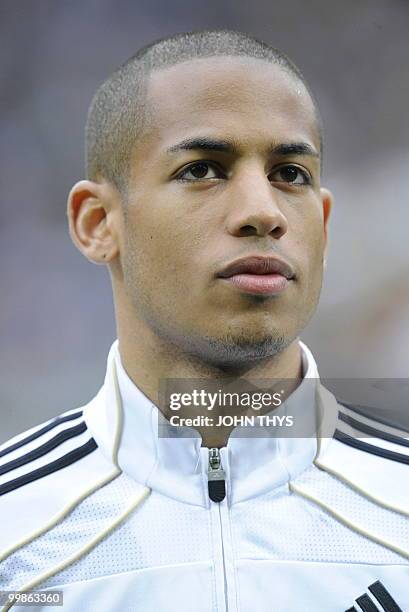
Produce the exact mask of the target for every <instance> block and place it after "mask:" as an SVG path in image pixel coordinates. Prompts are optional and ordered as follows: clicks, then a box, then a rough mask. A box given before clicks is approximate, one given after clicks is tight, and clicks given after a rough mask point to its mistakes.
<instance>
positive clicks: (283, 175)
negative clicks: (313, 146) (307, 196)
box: [269, 164, 311, 185]
mask: <svg viewBox="0 0 409 612" xmlns="http://www.w3.org/2000/svg"><path fill="white" fill-rule="evenodd" d="M269 179H270V181H276V182H281V183H289V184H290V185H311V176H310V175H309V174H308V172H307V171H306V170H302V169H301V168H300V167H299V166H295V165H294V164H287V165H286V166H281V168H278V169H277V170H275V171H274V173H273V174H270V176H269Z"/></svg>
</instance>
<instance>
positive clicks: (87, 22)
mask: <svg viewBox="0 0 409 612" xmlns="http://www.w3.org/2000/svg"><path fill="white" fill-rule="evenodd" d="M224 27H225V28H232V29H237V30H242V31H244V32H247V33H250V34H253V35H255V36H257V37H260V38H262V39H264V40H265V41H267V42H269V43H271V44H273V46H276V47H278V48H279V49H281V50H282V51H284V52H285V53H287V54H288V55H289V56H290V58H291V59H293V61H295V63H296V64H297V65H298V66H299V67H300V68H301V70H302V72H303V73H304V75H305V77H306V78H307V80H308V81H309V83H310V84H311V86H312V89H313V91H314V92H315V94H316V97H317V99H318V103H319V106H320V109H321V113H322V115H323V120H324V125H325V162H324V181H323V183H324V184H325V186H328V187H329V188H330V189H331V190H332V191H333V192H334V195H335V208H334V210H333V215H332V225H331V233H330V245H329V257H328V265H327V269H326V278H325V282H324V287H323V292H322V298H321V303H320V306H319V309H318V311H317V313H316V315H315V317H314V319H313V320H312V322H311V323H310V325H309V327H308V329H307V330H306V331H305V332H304V333H303V334H302V339H303V340H304V341H305V342H306V343H307V344H308V345H309V346H310V348H311V349H312V351H313V353H314V355H315V357H316V359H317V362H318V367H319V371H320V374H321V376H323V377H333V378H338V377H341V378H349V377H353V378H365V377H369V378H405V377H407V378H409V201H408V200H409V197H408V196H409V186H408V183H407V181H408V180H409V147H408V141H409V121H408V108H409V3H408V2H407V0H344V2H328V0H286V1H285V2H278V1H276V2H275V1H274V0H253V1H252V2H248V0H223V1H220V0H219V1H213V0H206V2H199V1H194V0H190V1H187V0H172V1H171V2H170V1H169V0H134V1H130V0H81V1H79V0H74V1H73V0H70V2H56V1H55V0H37V1H36V2H32V1H30V0H19V2H12V1H9V0H2V2H1V5H0V45H1V47H0V48H1V53H0V70H1V81H0V83H1V85H0V86H1V116H0V123H1V139H0V147H1V149H0V155H1V165H0V173H1V179H0V256H1V259H0V261H1V268H0V277H1V284H0V287H1V301H0V339H1V343H0V442H1V441H3V440H6V439H7V438H9V437H10V436H11V435H13V434H14V433H17V432H20V431H23V430H25V429H27V428H28V427H30V426H31V425H34V424H38V423H41V422H42V421H44V420H45V419H47V418H50V417H52V416H55V415H57V414H59V413H61V412H63V411H65V410H69V409H71V408H75V407H76V406H79V405H82V404H84V403H86V402H87V401H88V400H89V399H90V398H91V397H92V396H93V395H94V394H95V393H96V391H97V390H98V388H99V387H100V385H101V384H102V382H103V378H104V374H105V365H106V357H107V353H108V350H109V347H110V345H111V342H112V341H113V340H114V339H115V337H116V333H115V324H114V312H113V304H112V298H111V288H110V281H109V275H108V272H107V271H106V270H105V268H104V267H102V266H93V265H92V264H90V263H89V262H88V261H87V260H86V259H84V258H83V257H82V256H81V255H80V253H79V252H78V251H77V250H76V249H75V247H74V246H73V244H72V243H71V241H70V238H69V236H68V231H67V223H66V213H65V206H66V197H67V193H68V191H69V189H70V187H71V186H72V185H73V184H74V182H76V181H77V180H78V179H80V178H82V177H83V174H84V170H83V129H84V123H85V118H86V113H87V108H88V104H89V102H90V99H91V97H92V95H93V93H94V92H95V90H96V88H97V87H98V86H99V85H100V83H101V82H102V81H103V80H104V79H105V78H106V77H107V76H108V75H109V74H110V73H111V72H112V71H113V70H114V69H115V68H116V67H117V66H118V65H119V64H121V63H122V62H123V61H125V60H126V59H127V58H128V57H129V56H130V55H132V54H133V53H134V52H135V51H136V50H137V49H138V48H139V47H141V46H143V45H145V44H146V43H149V42H151V41H153V40H154V39H156V38H159V37H163V36H167V35H170V34H175V33H178V32H182V31H187V30H192V29H202V28H224ZM406 397H408V395H407V394H406Z"/></svg>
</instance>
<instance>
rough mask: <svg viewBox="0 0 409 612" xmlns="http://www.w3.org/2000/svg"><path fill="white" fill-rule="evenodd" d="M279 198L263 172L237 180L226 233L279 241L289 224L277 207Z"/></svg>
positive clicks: (230, 204)
mask: <svg viewBox="0 0 409 612" xmlns="http://www.w3.org/2000/svg"><path fill="white" fill-rule="evenodd" d="M280 197H281V196H280V192H279V190H277V189H274V187H272V185H271V183H270V181H269V180H268V177H267V176H266V175H265V173H264V170H263V169H261V170H257V171H256V170H253V171H251V172H247V173H246V174H245V175H242V176H241V177H240V178H238V177H237V180H236V184H235V187H234V188H233V193H232V192H230V197H229V213H228V217H227V230H228V232H229V233H230V234H231V235H232V236H237V237H241V236H260V237H265V236H267V235H271V236H272V237H273V238H276V239H278V238H281V236H283V235H284V234H285V233H286V232H287V230H288V221H287V218H286V216H285V215H284V213H283V212H282V211H281V209H280V207H279V200H280Z"/></svg>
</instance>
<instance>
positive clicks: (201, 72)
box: [147, 56, 319, 149]
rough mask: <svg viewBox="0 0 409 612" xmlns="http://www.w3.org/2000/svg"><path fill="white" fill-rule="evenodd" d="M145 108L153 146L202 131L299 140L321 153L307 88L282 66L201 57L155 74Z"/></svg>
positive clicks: (245, 138)
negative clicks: (155, 143)
mask: <svg viewBox="0 0 409 612" xmlns="http://www.w3.org/2000/svg"><path fill="white" fill-rule="evenodd" d="M147 107H148V109H149V116H150V120H149V121H148V125H149V128H148V133H151V134H152V133H154V135H155V141H156V142H157V143H158V141H160V142H162V143H163V144H166V145H172V143H173V141H175V140H178V139H180V137H183V138H186V137H189V136H197V135H198V134H199V132H200V133H201V134H206V135H214V136H216V135H217V136H224V137H227V138H229V137H230V138H232V139H234V140H235V141H237V142H242V143H243V144H248V145H251V144H257V145H259V144H262V142H264V141H266V146H267V145H268V146H271V144H272V143H274V142H287V141H294V142H299V141H303V142H308V143H310V144H311V145H312V146H314V147H315V148H317V149H319V132H318V127H317V121H316V115H315V110H314V105H313V102H312V100H311V97H310V95H309V94H308V92H307V90H306V89H305V87H304V86H303V84H302V83H301V82H300V81H299V80H298V79H296V78H295V77H293V76H292V75H290V74H289V73H288V72H287V71H286V70H284V69H283V68H282V67H281V66H278V65H276V64H273V63H272V62H267V61H265V60H259V59H253V58H247V57H230V56H228V57H224V56H223V57H211V58H200V59H194V60H190V61H186V62H183V63H180V64H176V65H174V66H171V67H168V68H165V69H161V70H157V71H154V72H153V73H152V74H151V76H150V79H149V85H148V91H147ZM152 135H153V134H152ZM267 141H268V142H267Z"/></svg>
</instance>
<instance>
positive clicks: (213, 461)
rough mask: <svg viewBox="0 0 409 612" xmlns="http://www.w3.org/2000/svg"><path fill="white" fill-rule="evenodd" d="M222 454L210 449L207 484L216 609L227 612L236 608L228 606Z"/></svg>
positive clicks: (225, 505) (224, 487)
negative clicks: (213, 555)
mask: <svg viewBox="0 0 409 612" xmlns="http://www.w3.org/2000/svg"><path fill="white" fill-rule="evenodd" d="M221 457H222V453H221V452H220V449H218V448H209V449H208V469H207V482H208V492H209V499H210V513H211V517H212V520H211V522H212V537H213V550H214V554H215V557H214V562H215V579H216V585H215V586H216V609H217V611H218V612H227V610H231V611H232V612H233V610H234V609H235V608H233V607H230V606H229V605H228V591H229V588H230V589H231V588H234V587H233V584H234V583H233V582H232V580H231V578H230V580H229V582H230V586H229V588H228V577H227V574H228V572H227V565H226V563H227V559H226V552H227V551H226V544H227V542H228V540H229V529H228V527H227V523H226V521H228V514H227V513H228V508H227V499H226V472H225V470H224V469H223V465H222V458H221Z"/></svg>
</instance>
